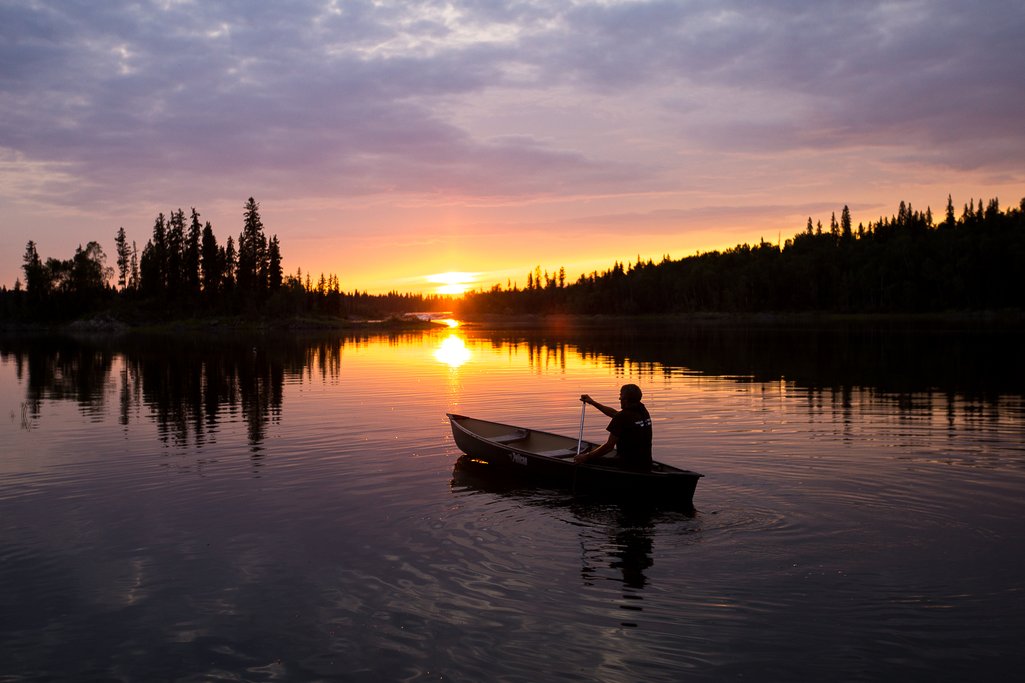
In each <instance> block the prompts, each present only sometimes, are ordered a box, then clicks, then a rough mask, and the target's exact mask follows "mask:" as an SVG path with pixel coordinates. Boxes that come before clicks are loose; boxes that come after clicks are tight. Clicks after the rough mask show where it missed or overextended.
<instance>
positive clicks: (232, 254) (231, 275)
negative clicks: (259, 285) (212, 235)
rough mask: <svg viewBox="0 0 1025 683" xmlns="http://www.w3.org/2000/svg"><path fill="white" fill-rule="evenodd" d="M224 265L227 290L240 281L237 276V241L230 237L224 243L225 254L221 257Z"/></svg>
mask: <svg viewBox="0 0 1025 683" xmlns="http://www.w3.org/2000/svg"><path fill="white" fill-rule="evenodd" d="M221 264H222V267H223V268H224V271H223V272H222V275H223V278H224V279H223V283H224V284H223V287H224V289H225V290H229V291H230V290H233V289H235V286H236V285H237V283H238V280H237V278H236V272H237V270H238V253H237V252H236V251H235V242H234V241H233V240H232V239H231V237H230V236H229V237H228V242H227V243H226V244H225V245H224V254H223V256H222V259H221Z"/></svg>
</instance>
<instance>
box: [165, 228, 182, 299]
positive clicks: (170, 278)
mask: <svg viewBox="0 0 1025 683" xmlns="http://www.w3.org/2000/svg"><path fill="white" fill-rule="evenodd" d="M166 277H167V290H168V294H170V296H171V298H172V299H176V298H177V297H179V296H180V295H181V294H182V293H183V292H184V291H185V212H184V211H182V210H181V209H178V210H177V211H172V212H171V218H170V219H169V220H168V221H167V274H166Z"/></svg>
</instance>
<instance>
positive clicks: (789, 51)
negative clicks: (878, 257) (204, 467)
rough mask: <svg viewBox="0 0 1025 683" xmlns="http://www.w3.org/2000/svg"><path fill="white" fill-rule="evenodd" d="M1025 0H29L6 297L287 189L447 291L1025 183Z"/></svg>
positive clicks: (289, 236) (270, 223)
mask: <svg viewBox="0 0 1025 683" xmlns="http://www.w3.org/2000/svg"><path fill="white" fill-rule="evenodd" d="M1023 36H1025V3H1023V2H1021V0H1007V1H1004V0H979V1H976V2H966V1H965V0H920V1H907V2H902V1H899V0H897V1H891V2H875V1H870V0H864V1H861V0H859V1H857V2H851V1H849V0H844V1H842V2H840V1H828V0H785V1H784V0H759V1H758V2H750V1H741V0H708V1H683V0H681V1H678V2H644V1H635V0H622V1H617V0H593V1H587V0H577V1H574V2H536V1H529V0H528V1H523V2H518V1H510V2H487V1H483V0H469V1H467V2H450V3H445V2H408V1H403V2H389V1H370V0H365V1H364V0H357V1H352V2H349V1H346V0H336V1H312V0H311V1H302V0H290V1H289V2H242V1H236V2H189V1H186V0H163V1H154V2H145V1H137V2H71V1H68V2H45V1H43V0H36V1H27V0H26V1H24V2H20V1H16V0H14V1H7V0H0V284H4V285H6V286H8V287H11V286H13V285H14V282H15V279H16V278H19V277H21V276H22V273H21V270H20V267H21V264H22V256H23V254H24V252H25V245H26V243H27V242H28V240H30V239H31V240H35V241H36V243H37V245H38V250H39V253H40V255H41V256H43V258H46V257H51V256H52V257H57V258H70V257H71V256H72V255H73V253H74V251H75V248H76V247H77V246H78V245H79V244H85V243H86V242H89V241H90V240H96V241H98V242H100V244H101V245H102V246H103V248H104V249H105V251H106V252H107V255H108V264H109V265H112V266H113V265H114V256H113V254H114V234H115V233H116V231H117V229H118V227H119V226H123V227H124V228H125V230H126V232H127V233H128V237H129V240H134V241H135V242H136V243H137V245H138V248H139V249H140V251H141V249H142V247H143V245H144V244H145V243H146V241H147V240H148V239H149V238H150V236H151V234H152V227H153V221H154V218H155V217H156V215H157V214H158V213H160V212H164V213H165V214H166V213H169V212H170V211H172V210H175V209H178V208H179V207H181V208H184V209H185V211H186V213H188V211H189V209H190V207H195V208H196V209H197V210H198V211H199V212H200V214H201V216H202V219H203V220H209V221H210V222H211V223H212V224H213V228H214V232H215V234H216V235H217V238H218V241H219V242H220V243H222V244H223V243H224V242H225V241H226V239H227V237H228V236H233V237H236V238H237V235H238V233H239V231H240V230H241V227H242V211H243V208H242V207H243V204H244V203H245V201H246V199H247V198H248V197H250V196H253V197H255V198H256V199H257V201H258V202H260V205H261V209H262V215H263V219H264V224H265V227H266V231H267V233H268V234H269V235H270V234H277V235H278V237H279V239H280V241H281V245H282V253H283V256H284V267H285V270H286V271H287V272H289V273H294V272H295V271H296V269H297V268H302V270H303V271H304V272H312V273H313V274H315V275H316V274H319V273H321V272H323V273H334V274H336V275H338V277H339V279H340V281H341V286H342V289H344V290H351V289H360V290H369V291H371V292H382V291H387V290H389V289H398V290H402V291H421V292H424V293H429V292H433V291H436V288H437V287H439V286H443V285H444V284H445V283H444V282H438V280H444V279H445V278H437V277H435V278H433V279H431V278H430V276H432V275H436V274H438V273H443V272H448V271H459V272H463V273H465V274H467V275H465V276H464V279H465V280H467V282H468V283H469V284H470V285H471V286H474V285H475V286H490V285H491V284H492V283H495V282H501V283H502V284H503V285H504V284H505V283H506V282H507V280H509V279H512V280H514V281H517V282H518V283H519V285H520V286H523V285H524V284H525V281H526V273H527V272H528V270H531V269H533V267H534V266H536V265H540V266H541V268H542V269H543V270H551V271H556V270H558V268H559V267H560V266H562V267H565V268H566V271H567V274H568V275H569V277H570V279H575V278H576V276H577V275H579V274H580V273H581V272H589V271H591V270H594V269H598V270H603V269H605V268H607V267H609V266H610V265H611V264H612V262H613V261H615V260H622V261H634V260H636V258H637V257H638V256H641V257H643V258H654V259H656V260H658V259H661V257H662V256H663V255H665V254H668V255H670V256H672V257H674V258H680V257H683V256H686V255H689V254H693V253H694V252H696V251H699V250H701V251H706V250H710V249H720V248H725V247H730V246H733V245H735V244H738V243H743V242H749V243H753V242H757V241H758V240H759V239H762V238H764V239H766V240H769V241H772V242H775V241H776V240H777V239H778V238H779V237H782V238H783V239H786V238H787V237H789V236H792V235H793V234H794V233H796V232H798V231H800V230H802V229H803V228H804V225H805V223H806V221H807V218H808V217H809V216H811V217H812V218H813V219H815V220H822V221H823V222H824V223H826V224H828V222H829V219H830V214H831V213H832V212H834V211H835V212H836V213H837V214H838V215H839V213H840V210H841V209H842V207H843V206H844V204H847V205H849V206H850V208H851V212H852V215H853V219H854V223H855V225H857V223H858V222H859V221H865V222H867V221H872V220H875V219H877V218H878V217H879V216H881V215H891V214H893V213H895V212H896V209H897V205H898V203H899V202H900V201H901V200H906V201H910V202H911V203H912V205H913V206H914V207H916V208H919V209H922V210H924V209H925V208H926V206H931V207H932V209H933V211H934V213H941V212H942V210H943V208H944V207H945V204H946V199H947V195H948V193H949V194H951V195H953V199H954V202H955V205H956V206H957V207H958V212H959V213H960V209H961V207H962V206H963V204H964V203H965V202H967V201H968V200H969V199H975V200H976V201H977V200H978V199H980V198H982V199H985V200H988V199H990V198H991V197H998V198H999V199H1000V202H1001V204H1002V205H1003V206H1008V205H1016V204H1017V203H1018V202H1019V200H1020V199H1021V198H1022V197H1023V196H1025V48H1023V44H1025V43H1023V41H1025V38H1023Z"/></svg>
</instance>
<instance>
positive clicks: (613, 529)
mask: <svg viewBox="0 0 1025 683" xmlns="http://www.w3.org/2000/svg"><path fill="white" fill-rule="evenodd" d="M1023 342H1025V338H1023V336H1022V334H1021V333H1020V332H1014V331H1007V330H1004V331H999V332H979V331H971V330H944V329H930V328H923V329H911V330H909V329H900V328H895V329H888V330H878V329H873V330H870V329H863V328H844V327H836V328H831V329H788V330H782V329H767V328H748V329H729V328H726V327H714V326H713V327H699V328H692V329H654V328H645V329H640V330H624V329H617V330H614V331H611V332H604V333H599V332H595V331H590V332H582V331H577V332H574V331H571V330H564V331H561V332H552V331H549V332H545V333H542V332H529V331H524V332H518V331H513V330H503V331H497V332H496V331H490V332H489V331H485V330H474V329H471V328H468V327H464V328H455V329H451V330H445V329H439V330H437V331H429V332H423V333H421V332H416V333H400V334H392V335H388V334H382V335H375V334H369V335H357V336H337V335H335V336H317V337H301V336H300V337H294V336H293V337H278V336H261V335H238V336H234V337H228V336H219V337H145V338H104V337H96V338H79V339H70V338H53V337H51V338H39V337H37V338H26V337H11V336H7V337H0V410H2V412H0V418H2V419H0V587H2V590H0V681H48V680H111V681H164V680H167V681H214V680H230V681H238V680H242V681H276V680H287V681H332V680H338V681H416V680H451V681H484V680H502V681H552V680H560V681H562V680H569V681H573V680H576V681H624V682H626V681H629V682H635V681H684V680H686V681H690V680H716V681H718V680H734V679H736V680H758V681H792V680H840V681H858V680H864V681H879V680H895V681H896V680H902V681H904V680H930V681H934V680H969V679H972V680H984V679H987V678H988V679H990V680H1001V679H1005V680H1006V679H1008V678H1010V676H1011V675H1015V676H1016V675H1017V674H1019V673H1020V670H1021V668H1022V667H1023V666H1025V655H1023V654H1022V652H1023V650H1022V642H1023V641H1025V445H1023V441H1025V438H1023V437H1025V361H1023V359H1022V349H1023V348H1025V343H1023ZM628 381H629V382H635V383H637V384H639V385H641V387H642V388H643V390H644V392H645V403H646V404H647V405H648V407H649V409H650V410H651V412H652V415H653V417H654V419H655V437H656V459H659V460H662V461H665V462H668V463H670V464H673V465H677V466H681V467H685V468H688V469H693V470H696V471H698V472H702V473H704V474H705V475H706V476H705V478H704V479H702V480H701V481H700V483H699V484H698V489H697V493H696V495H695V498H694V504H695V507H696V510H694V511H687V510H673V509H658V508H654V507H645V506H639V505H637V504H616V503H611V502H608V501H605V502H601V501H591V500H588V499H586V498H574V497H573V496H572V495H571V494H570V493H567V492H561V491H546V490H532V489H525V488H514V487H509V486H503V485H502V482H495V481H484V480H480V479H474V478H473V477H470V476H468V475H465V474H463V473H462V472H461V471H459V470H457V469H456V468H455V464H456V461H457V458H458V456H459V453H458V451H457V450H456V448H455V447H454V445H453V442H452V436H451V432H450V429H449V426H448V422H447V420H446V417H445V413H446V412H460V413H463V414H467V415H472V416H475V417H482V418H485V419H494V420H498V421H503V422H512V423H516V424H521V425H524V426H528V427H535V428H539V429H546V430H549V431H557V432H562V433H566V434H572V435H575V434H576V432H577V429H578V427H579V418H580V403H579V401H578V397H579V395H580V394H581V393H590V394H592V395H593V396H595V397H596V398H597V399H598V400H600V401H603V402H605V403H613V404H614V403H615V398H616V396H617V391H618V387H619V385H620V384H622V383H624V382H628ZM606 422H607V420H606V419H605V418H603V417H602V416H601V415H600V414H598V413H597V411H594V410H591V411H590V412H589V413H588V414H587V421H586V424H585V432H586V434H587V437H588V438H590V439H591V440H594V441H601V440H603V439H604V426H605V424H606Z"/></svg>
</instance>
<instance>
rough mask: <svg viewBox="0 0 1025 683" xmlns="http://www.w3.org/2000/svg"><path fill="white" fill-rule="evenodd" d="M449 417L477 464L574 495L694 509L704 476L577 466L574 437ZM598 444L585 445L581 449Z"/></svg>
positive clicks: (661, 466) (602, 463)
mask: <svg viewBox="0 0 1025 683" xmlns="http://www.w3.org/2000/svg"><path fill="white" fill-rule="evenodd" d="M448 419H449V422H451V424H452V436H453V437H454V438H455V442H456V445H457V446H458V447H459V449H460V450H461V451H463V452H464V453H466V454H467V456H469V460H470V462H472V463H473V464H476V465H480V466H481V467H487V468H489V469H494V470H496V471H498V472H501V473H503V474H508V473H512V474H514V475H518V476H520V477H524V478H527V479H530V480H532V481H537V482H540V483H546V484H551V485H554V486H564V487H567V488H572V489H573V490H574V491H579V492H587V493H598V494H617V495H619V494H627V495H641V496H645V497H651V498H658V499H660V500H666V501H671V502H673V503H676V504H686V505H690V504H691V503H692V501H693V498H694V489H695V488H696V487H697V485H698V479H699V478H701V476H702V475H700V474H698V473H697V472H691V471H690V470H682V469H680V468H678V467H673V466H672V465H666V464H665V463H660V462H655V463H653V464H652V467H651V470H650V471H648V472H635V471H631V470H625V469H622V468H621V467H617V466H616V465H615V462H614V461H612V460H611V459H608V458H607V457H606V458H601V459H599V460H597V461H592V462H589V463H587V464H586V465H576V464H574V462H573V456H574V455H576V453H577V440H576V439H574V438H573V437H569V436H561V435H559V434H552V433H550V432H540V431H537V430H534V429H524V428H523V427H515V426H513V425H507V424H501V423H498V422H488V421H486V420H476V419H474V418H471V417H464V416H462V415H452V414H450V415H449V416H448ZM594 445H595V444H593V443H589V442H587V441H585V442H583V444H582V446H581V448H582V449H584V450H586V449H588V448H590V447H592V446H594Z"/></svg>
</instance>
